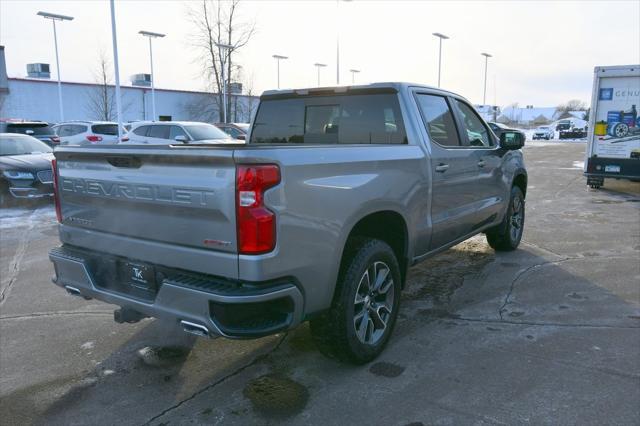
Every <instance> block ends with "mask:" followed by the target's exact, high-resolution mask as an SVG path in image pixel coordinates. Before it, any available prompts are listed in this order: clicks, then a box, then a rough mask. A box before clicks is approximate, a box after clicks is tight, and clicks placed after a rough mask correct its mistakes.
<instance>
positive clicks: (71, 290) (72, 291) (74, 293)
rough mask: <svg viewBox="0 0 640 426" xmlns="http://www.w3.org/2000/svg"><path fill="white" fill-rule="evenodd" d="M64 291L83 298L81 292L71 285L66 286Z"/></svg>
mask: <svg viewBox="0 0 640 426" xmlns="http://www.w3.org/2000/svg"><path fill="white" fill-rule="evenodd" d="M64 289H65V290H67V293H69V294H70V295H72V296H81V294H80V290H78V289H77V288H75V287H71V286H70V285H65V286H64Z"/></svg>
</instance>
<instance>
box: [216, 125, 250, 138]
mask: <svg viewBox="0 0 640 426" xmlns="http://www.w3.org/2000/svg"><path fill="white" fill-rule="evenodd" d="M215 126H216V127H217V128H218V129H220V130H222V131H223V132H225V133H226V134H228V135H229V136H231V137H232V138H234V139H238V140H242V141H243V140H246V139H247V133H249V123H216V125H215Z"/></svg>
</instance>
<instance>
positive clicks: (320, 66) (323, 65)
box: [313, 62, 327, 87]
mask: <svg viewBox="0 0 640 426" xmlns="http://www.w3.org/2000/svg"><path fill="white" fill-rule="evenodd" d="M313 65H314V66H315V67H316V68H318V87H320V68H324V67H326V66H327V64H320V63H317V62H316V63H315V64H313Z"/></svg>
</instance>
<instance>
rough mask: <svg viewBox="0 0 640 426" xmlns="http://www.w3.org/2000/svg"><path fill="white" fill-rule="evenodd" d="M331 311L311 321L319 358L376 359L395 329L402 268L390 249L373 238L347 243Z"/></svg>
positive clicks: (364, 361) (360, 362) (354, 360)
mask: <svg viewBox="0 0 640 426" xmlns="http://www.w3.org/2000/svg"><path fill="white" fill-rule="evenodd" d="M346 256H348V257H347V260H346V262H345V264H344V265H343V268H342V269H343V270H342V271H341V273H340V277H339V278H338V283H337V286H336V290H335V295H334V299H333V303H332V306H331V308H330V309H329V310H328V311H327V312H325V313H324V314H322V315H321V316H320V317H318V318H315V319H313V320H312V321H311V332H312V334H313V337H314V340H315V342H316V345H317V346H318V348H319V349H320V351H321V352H322V353H324V354H325V355H327V356H330V357H332V358H337V359H339V360H341V361H347V362H352V363H355V364H363V363H366V362H369V361H371V360H373V359H374V358H376V357H377V356H378V355H379V354H380V353H381V352H382V350H383V349H384V347H385V346H386V344H387V342H388V340H389V337H390V336H391V333H392V331H393V328H394V326H395V322H396V318H397V316H398V308H399V303H400V290H401V289H400V286H401V278H400V268H399V266H398V261H397V259H396V256H395V254H394V253H393V250H392V249H391V247H389V245H388V244H386V243H385V242H383V241H380V240H376V239H369V238H367V239H357V240H355V241H353V242H352V243H350V244H349V247H348V248H347V253H346Z"/></svg>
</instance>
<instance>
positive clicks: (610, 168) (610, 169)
mask: <svg viewBox="0 0 640 426" xmlns="http://www.w3.org/2000/svg"><path fill="white" fill-rule="evenodd" d="M604 171H605V173H620V166H618V165H613V164H607V165H605V166H604Z"/></svg>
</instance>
